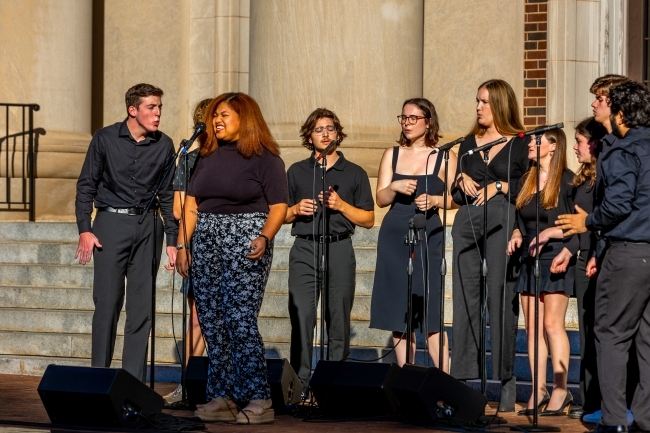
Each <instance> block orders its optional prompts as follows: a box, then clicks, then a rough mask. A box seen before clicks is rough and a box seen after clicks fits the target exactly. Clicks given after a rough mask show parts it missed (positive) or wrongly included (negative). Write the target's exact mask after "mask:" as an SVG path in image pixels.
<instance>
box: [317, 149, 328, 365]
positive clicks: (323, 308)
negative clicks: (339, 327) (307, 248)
mask: <svg viewBox="0 0 650 433" xmlns="http://www.w3.org/2000/svg"><path fill="white" fill-rule="evenodd" d="M322 155H323V158H322V159H323V161H322V164H321V169H322V170H323V176H322V191H323V203H322V206H323V216H322V218H321V241H320V244H321V248H320V266H319V271H320V359H321V360H322V359H324V360H328V359H329V355H327V356H326V355H325V314H326V313H327V306H328V305H327V303H328V302H327V296H328V289H327V286H328V284H327V283H328V281H327V265H328V262H329V257H328V255H329V244H328V243H326V242H325V236H326V235H327V233H328V232H329V230H328V227H329V212H328V211H327V206H326V204H325V201H326V198H325V193H326V191H327V189H326V185H327V183H326V181H325V177H326V173H327V155H325V154H324V153H323V154H322ZM327 337H328V339H329V335H328V336H327ZM327 347H328V352H329V342H328V346H327Z"/></svg>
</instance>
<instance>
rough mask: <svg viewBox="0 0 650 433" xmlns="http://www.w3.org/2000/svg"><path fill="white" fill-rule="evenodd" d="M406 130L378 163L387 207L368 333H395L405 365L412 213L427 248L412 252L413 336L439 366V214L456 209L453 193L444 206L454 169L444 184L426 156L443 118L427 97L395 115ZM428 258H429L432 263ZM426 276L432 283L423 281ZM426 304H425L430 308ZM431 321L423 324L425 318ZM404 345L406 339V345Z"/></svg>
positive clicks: (437, 160) (381, 201)
mask: <svg viewBox="0 0 650 433" xmlns="http://www.w3.org/2000/svg"><path fill="white" fill-rule="evenodd" d="M397 118H398V121H399V123H400V124H401V126H402V133H401V135H400V138H399V140H398V143H399V146H395V147H392V148H389V149H386V151H385V152H384V155H383V156H382V159H381V163H380V165H379V175H378V178H377V197H376V198H377V205H378V206H379V207H386V206H390V210H389V211H388V213H387V214H386V216H385V217H384V220H383V222H382V224H381V228H380V230H379V239H378V244H377V265H376V269H375V283H374V287H373V292H372V305H371V312H370V327H371V328H377V329H383V330H386V331H391V332H392V333H393V334H392V336H393V343H394V345H395V354H396V356H397V363H398V364H399V365H400V366H402V365H404V364H405V363H406V358H407V356H406V353H407V352H406V351H407V347H406V333H405V331H406V326H407V308H408V302H407V301H408V299H407V298H408V284H407V271H406V269H407V264H408V259H409V257H408V255H409V247H408V246H407V245H404V236H405V235H407V233H408V231H409V221H411V220H413V218H414V217H415V215H417V214H421V215H424V216H425V218H426V221H427V223H426V228H425V233H426V243H425V242H422V243H420V244H419V245H418V246H416V247H415V258H414V260H413V264H414V270H413V280H412V281H413V294H412V297H411V303H412V314H411V323H412V330H413V331H417V332H420V333H426V339H427V342H428V348H429V355H430V356H431V359H432V360H433V363H434V365H436V366H438V361H439V350H440V347H439V335H438V332H440V331H444V330H441V329H440V305H439V300H440V273H439V269H440V264H441V262H442V255H441V243H442V230H443V227H442V223H441V221H440V216H439V215H438V208H440V207H446V208H448V207H449V206H451V203H452V201H451V195H449V198H448V200H447V203H443V192H444V189H445V184H446V185H451V184H452V182H453V180H454V176H453V173H452V172H453V170H450V173H451V174H450V175H449V177H448V179H446V180H445V179H444V171H442V170H441V169H440V168H441V166H442V160H443V156H442V153H437V154H436V155H435V156H431V157H430V158H429V155H430V153H431V151H432V150H433V149H434V148H435V147H436V145H437V144H438V140H439V139H440V137H441V136H440V135H439V134H438V132H439V124H438V115H437V114H436V109H435V107H434V106H433V104H432V103H431V102H430V101H428V100H427V99H423V98H415V99H409V100H407V101H405V102H404V104H403V105H402V114H401V115H399V116H397ZM449 164H452V167H453V164H456V155H455V154H454V153H453V152H450V154H449ZM427 259H428V260H427ZM427 275H428V280H426V276H427ZM425 300H428V302H425ZM425 318H426V320H425ZM402 340H404V341H402ZM446 341H447V339H446V336H445V348H444V349H443V351H444V354H443V365H442V366H439V367H440V368H441V369H443V370H444V371H449V355H448V350H447V343H446ZM408 350H409V355H410V356H409V359H410V362H414V359H415V334H413V335H412V337H411V347H410V348H408Z"/></svg>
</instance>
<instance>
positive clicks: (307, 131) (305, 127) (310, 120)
mask: <svg viewBox="0 0 650 433" xmlns="http://www.w3.org/2000/svg"><path fill="white" fill-rule="evenodd" d="M324 117H327V118H329V119H332V122H333V123H334V127H335V128H336V139H337V140H338V142H339V146H340V145H341V143H342V142H343V139H344V138H345V137H347V136H348V135H347V134H346V133H345V132H343V126H341V122H340V121H339V118H338V117H337V116H336V113H334V112H333V111H331V110H328V109H327V108H317V109H315V110H314V111H312V112H311V114H310V115H309V117H307V120H305V123H303V124H302V126H301V127H300V138H301V139H302V145H303V146H305V147H306V148H307V149H309V150H314V144H313V143H310V142H309V139H310V138H311V133H312V132H314V128H315V127H316V122H318V121H319V120H320V119H322V118H324Z"/></svg>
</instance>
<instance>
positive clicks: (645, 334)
mask: <svg viewBox="0 0 650 433" xmlns="http://www.w3.org/2000/svg"><path fill="white" fill-rule="evenodd" d="M609 99H610V107H611V115H610V119H611V126H612V130H613V132H614V134H615V135H616V136H618V137H620V138H621V139H620V140H618V141H617V142H616V143H615V144H613V145H612V146H611V148H610V149H609V151H608V152H607V153H606V154H604V155H601V159H602V164H601V165H600V166H601V167H602V172H599V173H598V188H599V190H600V191H602V192H603V197H602V200H600V202H598V203H597V204H596V205H595V207H594V211H593V212H592V213H591V214H589V215H587V214H586V213H585V212H584V211H582V210H581V209H579V208H578V209H577V210H578V213H577V214H573V215H560V218H559V220H558V225H559V226H560V227H561V228H562V229H563V230H567V232H566V235H571V234H574V233H584V232H586V231H587V229H589V230H592V231H595V230H600V233H601V235H602V236H603V237H604V238H605V239H606V240H607V249H606V251H605V253H604V257H603V259H602V265H601V271H600V274H599V276H598V283H597V286H596V299H595V318H594V331H595V335H596V351H597V358H598V376H599V379H600V389H601V394H602V413H603V417H602V421H601V424H599V425H598V428H597V431H598V432H612V433H613V432H617V433H618V432H626V431H627V430H628V427H627V414H626V398H625V397H626V395H625V384H626V378H627V372H626V365H627V361H628V354H629V350H630V347H631V345H632V343H633V342H634V343H635V344H636V348H637V359H638V362H639V376H640V377H639V385H638V386H637V389H636V392H635V393H634V398H633V401H632V407H631V409H632V412H633V414H634V418H635V422H636V424H637V427H638V428H639V429H640V430H644V431H648V430H650V361H649V360H650V284H649V283H648V282H649V281H650V266H648V265H649V264H650V219H648V215H650V195H649V194H648V189H649V188H650V91H648V89H647V88H646V87H645V86H644V85H642V84H640V83H636V82H626V83H623V84H620V85H618V86H615V87H612V88H611V89H610V92H609Z"/></svg>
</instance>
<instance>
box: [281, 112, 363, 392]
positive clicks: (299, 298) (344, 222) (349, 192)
mask: <svg viewBox="0 0 650 433" xmlns="http://www.w3.org/2000/svg"><path fill="white" fill-rule="evenodd" d="M300 134H301V136H302V144H303V146H305V147H306V148H307V149H309V150H311V151H312V154H311V156H310V157H309V158H307V159H305V160H302V161H299V162H296V163H295V164H293V165H292V166H291V167H290V168H289V171H288V173H287V177H288V182H289V208H288V209H287V215H286V217H285V220H284V222H285V224H289V223H291V224H292V225H291V234H292V235H293V236H296V240H295V242H294V244H293V247H292V248H291V252H290V253H289V317H290V319H291V366H292V367H293V369H294V370H295V371H296V373H297V374H298V377H299V378H300V382H301V383H302V387H303V390H304V391H307V386H308V384H309V378H310V376H311V360H312V348H313V339H314V327H315V325H316V305H317V304H318V296H319V288H318V287H317V286H318V284H317V280H318V266H317V263H318V260H319V257H320V254H321V249H322V248H323V247H327V248H328V257H329V263H328V265H329V266H328V268H327V280H326V281H327V293H328V297H327V298H328V301H327V312H326V316H325V317H326V320H327V351H328V359H329V360H331V361H340V360H341V359H344V358H347V357H348V356H349V355H350V311H351V309H352V304H353V302H354V289H355V272H356V261H355V256H354V249H353V248H352V239H351V235H352V234H353V233H354V229H355V227H356V226H361V227H365V228H371V227H372V226H373V224H374V222H375V210H374V209H375V203H374V200H373V198H372V192H371V189H370V181H369V180H368V175H367V174H366V172H365V171H364V170H363V168H361V167H359V166H358V165H356V164H353V163H352V162H350V161H348V160H346V159H345V158H344V157H343V154H342V153H340V152H338V151H337V148H336V146H334V147H333V148H331V149H329V153H328V154H327V157H326V159H327V166H326V174H325V180H326V182H327V187H328V191H326V192H325V197H323V194H322V192H321V190H322V189H323V188H322V185H323V183H322V176H323V169H322V162H323V160H322V159H320V162H321V164H319V163H318V161H317V159H316V156H317V155H319V154H320V153H321V152H323V151H324V150H326V149H327V148H328V146H329V145H330V143H332V142H333V141H334V140H339V143H340V142H341V141H343V139H344V138H345V134H344V133H343V127H342V126H341V124H340V122H339V119H338V117H336V114H334V113H333V112H332V111H330V110H328V109H326V108H318V109H316V110H314V111H313V112H312V113H311V114H310V115H309V117H308V119H307V121H305V124H304V125H302V128H301V130H300ZM323 204H324V207H325V208H327V214H328V226H327V229H326V230H327V232H326V233H324V234H325V235H326V238H325V240H324V242H320V240H321V235H322V234H323V233H322V221H323V219H322V218H323V210H324V207H323Z"/></svg>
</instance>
